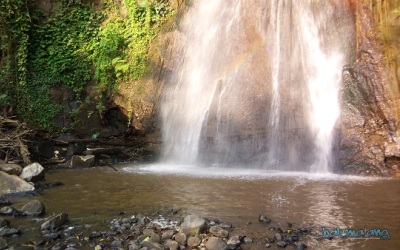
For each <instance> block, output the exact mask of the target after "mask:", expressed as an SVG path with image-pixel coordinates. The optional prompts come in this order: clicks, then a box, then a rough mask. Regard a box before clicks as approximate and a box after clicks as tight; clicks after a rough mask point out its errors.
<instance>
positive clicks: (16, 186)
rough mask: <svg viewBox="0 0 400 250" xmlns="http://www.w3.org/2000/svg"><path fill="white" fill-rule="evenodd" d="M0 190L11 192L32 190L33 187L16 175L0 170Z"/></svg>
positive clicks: (5, 192) (6, 192)
mask: <svg viewBox="0 0 400 250" xmlns="http://www.w3.org/2000/svg"><path fill="white" fill-rule="evenodd" d="M0 190H1V191H2V192H3V193H4V194H11V193H20V192H29V191H33V190H35V187H34V186H32V185H31V184H29V183H27V182H26V181H24V180H22V179H21V178H19V177H18V176H15V175H9V174H6V173H4V172H0Z"/></svg>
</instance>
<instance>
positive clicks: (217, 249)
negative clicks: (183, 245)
mask: <svg viewBox="0 0 400 250" xmlns="http://www.w3.org/2000/svg"><path fill="white" fill-rule="evenodd" d="M205 246H206V248H207V250H229V249H230V248H229V247H228V245H227V244H226V243H225V242H223V241H222V239H221V238H218V237H210V238H209V239H208V241H207V243H206V245H205Z"/></svg>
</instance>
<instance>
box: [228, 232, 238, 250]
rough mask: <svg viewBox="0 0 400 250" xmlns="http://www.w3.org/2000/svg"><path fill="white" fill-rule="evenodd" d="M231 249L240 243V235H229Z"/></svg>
mask: <svg viewBox="0 0 400 250" xmlns="http://www.w3.org/2000/svg"><path fill="white" fill-rule="evenodd" d="M226 244H227V245H228V247H229V248H230V249H236V248H237V247H238V246H239V245H240V236H238V235H235V236H231V237H229V239H228V241H227V242H226Z"/></svg>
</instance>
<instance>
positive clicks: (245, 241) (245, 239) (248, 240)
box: [243, 236, 253, 244]
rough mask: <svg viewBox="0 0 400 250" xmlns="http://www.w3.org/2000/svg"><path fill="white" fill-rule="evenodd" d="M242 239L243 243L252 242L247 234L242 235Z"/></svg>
mask: <svg viewBox="0 0 400 250" xmlns="http://www.w3.org/2000/svg"><path fill="white" fill-rule="evenodd" d="M243 241H244V243H246V244H249V243H252V242H253V239H252V238H250V237H249V236H246V237H244V239H243Z"/></svg>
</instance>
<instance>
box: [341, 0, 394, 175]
mask: <svg viewBox="0 0 400 250" xmlns="http://www.w3.org/2000/svg"><path fill="white" fill-rule="evenodd" d="M376 2H377V1H375V5H373V6H372V8H371V6H370V5H367V4H363V3H360V2H358V1H357V2H355V3H354V6H355V9H354V11H355V17H356V18H355V19H356V34H357V38H356V39H357V47H356V48H355V49H356V58H355V62H354V63H353V64H351V65H347V66H346V67H345V68H344V69H343V89H342V107H341V117H340V121H339V123H340V128H339V131H340V132H339V150H338V152H339V155H338V160H339V166H340V167H341V168H342V170H343V172H344V173H349V174H362V175H399V159H400V158H398V157H399V156H400V148H399V140H398V128H399V126H398V125H399V124H398V119H397V116H398V107H399V105H398V100H399V99H398V86H399V85H398V84H399V82H398V77H396V75H397V73H396V72H397V71H398V70H399V69H398V64H397V66H396V60H398V57H399V54H398V51H393V50H388V49H389V48H390V47H391V46H393V44H396V43H397V44H398V42H399V40H398V39H399V33H398V31H399V26H398V24H397V26H396V25H395V24H396V22H393V21H394V20H396V18H398V17H396V18H393V16H395V15H398V14H396V13H395V12H394V11H393V10H394V9H395V8H394V6H388V7H390V8H389V10H390V11H389V12H387V13H386V15H387V18H388V20H392V22H389V23H386V25H388V26H385V27H388V28H389V29H390V32H394V34H393V36H394V37H395V38H396V39H395V40H388V39H387V37H386V38H385V37H384V36H383V35H384V34H383V33H384V32H386V31H385V30H383V29H382V26H380V25H379V23H378V20H377V17H379V16H382V15H379V14H377V13H378V12H379V11H382V10H381V9H378V7H379V8H380V7H382V6H377V5H376ZM374 17H375V19H374ZM381 18H382V17H381ZM381 21H382V22H383V20H381ZM392 25H393V26H392ZM388 51H390V54H388ZM390 58H396V59H395V60H394V61H392V60H391V59H390ZM393 62H394V65H392V66H391V67H389V66H390V65H391V64H393Z"/></svg>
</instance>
